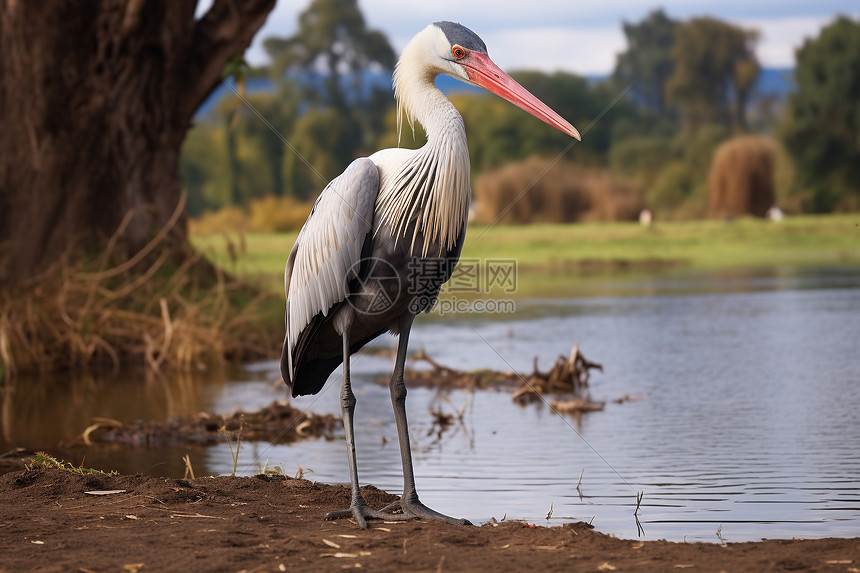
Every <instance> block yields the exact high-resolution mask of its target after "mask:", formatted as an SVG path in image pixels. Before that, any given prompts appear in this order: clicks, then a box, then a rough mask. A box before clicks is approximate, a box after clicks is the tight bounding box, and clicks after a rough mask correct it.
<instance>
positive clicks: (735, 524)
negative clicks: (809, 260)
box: [2, 268, 860, 542]
mask: <svg viewBox="0 0 860 573" xmlns="http://www.w3.org/2000/svg"><path fill="white" fill-rule="evenodd" d="M574 284H575V285H576V284H579V283H574ZM858 287H860V269H856V268H852V269H845V268H832V269H817V270H815V271H814V272H810V271H797V270H792V269H787V270H786V269H780V270H770V271H767V272H749V271H743V272H719V273H701V272H693V271H683V272H681V271H673V272H671V273H664V274H661V275H660V276H657V277H646V278H641V277H639V278H636V279H635V280H630V281H617V282H612V281H609V282H607V283H606V285H605V290H604V291H603V292H602V293H601V292H600V291H599V290H594V291H592V292H589V293H585V294H589V295H591V296H587V297H580V296H577V297H571V296H567V297H558V298H555V299H519V300H518V301H517V304H518V312H517V314H515V315H513V316H510V315H508V316H495V317H485V316H465V317H464V316H461V317H458V318H457V319H447V318H446V319H442V320H440V319H438V318H435V319H434V318H433V317H427V318H428V319H429V320H428V319H423V320H421V321H420V322H419V323H418V324H417V325H416V327H415V329H414V331H413V335H412V348H413V349H417V348H418V347H419V346H423V347H424V348H425V349H426V350H427V352H428V354H429V355H431V356H433V357H434V358H436V359H437V360H440V361H442V362H443V363H445V364H449V365H451V366H454V367H457V368H487V367H490V368H495V369H500V370H506V369H509V368H510V367H513V368H515V369H517V370H518V371H520V372H530V371H531V366H532V364H531V363H532V359H533V357H534V356H535V355H537V356H539V358H540V361H541V364H542V365H543V366H544V367H546V366H547V365H548V364H550V363H551V362H552V360H554V359H555V357H556V356H557V355H559V354H567V353H568V351H569V350H570V345H571V344H572V342H573V341H575V340H577V341H579V342H580V347H581V349H582V351H583V352H584V353H585V354H586V356H588V357H589V359H592V360H596V361H598V362H601V363H603V365H604V367H605V370H606V372H605V374H602V375H601V374H599V373H595V374H594V375H593V376H592V386H591V392H592V396H593V397H594V398H596V399H601V400H604V399H605V400H608V403H607V407H606V410H605V411H603V412H598V413H593V414H588V415H585V416H582V417H581V418H580V419H579V420H575V419H574V418H571V417H560V416H556V415H553V414H552V413H551V412H550V411H549V409H548V407H547V406H546V405H531V406H528V407H525V408H522V407H518V406H516V405H515V404H513V402H512V401H511V399H510V396H509V395H507V394H505V393H496V392H476V393H473V394H472V393H467V392H462V391H455V392H451V393H448V394H444V395H440V394H438V393H437V392H435V391H432V390H428V389H422V388H414V389H410V391H409V400H408V410H409V416H410V423H411V432H412V433H411V437H412V441H413V450H414V455H415V466H416V467H415V470H416V479H417V483H418V487H419V492H420V493H421V496H422V499H423V500H424V501H425V502H426V503H428V505H431V506H432V507H434V508H436V509H438V510H440V511H442V512H444V513H449V514H456V515H458V516H459V515H462V516H464V517H468V518H469V519H471V520H472V521H482V520H486V519H489V518H490V517H493V516H494V517H496V518H498V519H501V518H502V516H503V515H507V517H508V518H523V519H527V520H529V521H530V522H537V523H540V524H545V523H547V521H546V519H545V518H546V515H547V512H548V511H549V508H550V506H552V507H553V512H552V518H551V519H550V520H549V523H550V524H558V523H561V522H562V521H564V520H570V519H576V520H586V521H590V520H592V519H593V520H594V524H595V526H596V527H597V528H598V529H599V530H601V531H604V532H608V533H613V534H616V535H618V536H620V537H626V538H635V537H636V536H637V530H636V523H635V521H634V519H633V516H632V513H633V510H634V508H635V505H636V493H637V492H638V491H642V492H644V499H643V501H642V508H641V510H640V515H639V516H640V519H641V521H642V525H643V527H644V529H645V534H646V536H647V537H648V538H651V539H654V538H668V539H673V540H682V539H685V538H686V539H687V540H690V541H691V540H704V541H713V542H718V541H719V540H718V538H717V536H716V532H717V530H718V528H719V527H720V526H722V529H721V530H720V532H721V535H722V537H723V538H724V539H725V540H727V541H742V540H747V539H759V538H763V537H768V538H777V537H795V536H797V537H826V536H856V535H857V534H858V531H860V414H858V409H857V404H858V403H860V357H858V349H860V347H858V342H857V341H858V339H860V336H858V335H860V325H858V316H860V288H858ZM589 288H591V287H589ZM595 289H596V287H595ZM577 294H583V293H581V292H577ZM595 295H600V296H595ZM393 341H394V340H393V339H391V338H385V339H382V340H381V341H380V342H379V344H380V345H383V346H384V345H390V344H392V343H393ZM508 365H510V366H508ZM390 367H391V363H390V359H389V358H384V357H381V356H377V355H371V354H365V355H362V356H360V357H358V358H356V359H355V360H354V362H353V376H354V386H355V390H356V394H357V399H358V406H357V410H356V425H357V428H356V435H357V440H358V459H359V471H360V477H361V480H362V482H363V483H373V484H375V485H377V486H379V487H382V488H383V489H387V490H390V491H397V490H399V488H400V487H401V479H402V478H401V473H400V460H399V452H398V449H397V444H396V439H397V437H396V436H397V434H396V430H395V426H394V420H393V415H392V413H391V405H390V400H389V397H388V389H387V386H386V385H384V384H383V385H380V384H379V383H378V382H376V379H377V378H378V377H379V376H380V375H382V376H385V375H387V373H388V371H389V370H390ZM277 377H278V375H277V365H276V363H274V362H271V363H262V364H256V365H252V366H249V367H247V368H244V369H242V370H241V371H240V372H229V371H224V372H217V373H213V372H210V373H206V374H202V375H197V376H191V377H188V379H187V380H184V379H183V380H180V381H179V383H175V384H167V383H165V382H164V381H163V380H158V379H155V378H153V377H151V376H150V377H149V378H147V377H145V376H131V375H130V374H128V373H124V374H123V376H117V377H115V378H113V379H111V378H99V379H98V380H95V379H89V380H87V379H84V380H80V379H76V380H75V381H74V383H72V384H69V383H68V381H67V380H54V381H52V382H42V383H33V382H32V381H27V382H26V383H25V382H24V381H20V382H19V384H18V385H17V386H15V387H14V388H11V389H7V391H6V393H5V394H4V398H3V404H2V412H3V420H2V429H3V439H2V442H3V445H5V446H11V445H23V446H28V447H50V446H51V445H52V443H53V444H55V443H56V441H57V440H58V439H64V440H68V439H70V438H72V437H74V435H76V434H77V433H80V431H81V430H82V429H83V428H84V427H86V425H88V424H89V423H90V421H91V420H92V418H93V417H94V416H107V417H112V418H118V419H121V420H130V419H133V418H164V417H166V414H165V413H167V415H178V414H193V413H195V412H197V411H200V410H209V411H220V412H224V411H230V410H233V409H235V408H236V407H239V406H241V407H243V408H244V409H246V410H252V409H256V408H259V407H261V406H263V405H266V404H268V403H269V402H271V401H272V400H274V399H278V398H283V397H284V395H285V394H284V390H283V389H282V388H280V387H277V386H274V385H273V384H272V382H273V381H274V380H275V379H277ZM337 388H338V384H337V383H336V382H334V381H333V382H330V383H329V386H327V387H326V388H325V389H324V390H323V392H322V393H321V394H320V395H318V396H312V397H304V398H302V399H299V400H294V401H293V403H294V404H295V405H297V406H298V407H301V408H309V409H311V410H314V411H317V412H337V411H338V410H339V407H338V391H337ZM625 394H630V395H639V396H643V398H642V399H641V400H637V401H633V402H625V403H621V404H617V403H614V402H612V400H613V399H614V398H619V397H621V396H624V395H625ZM431 409H433V410H437V411H442V412H445V413H449V414H458V413H459V412H462V413H463V415H462V420H460V419H459V418H458V417H457V416H456V415H455V416H454V423H452V424H451V425H449V426H448V427H447V428H442V427H440V426H439V425H438V424H437V423H436V422H435V418H434V416H432V415H431V414H430V410H431ZM52 449H53V450H54V451H56V448H52ZM187 451H188V450H187V449H184V448H180V449H174V450H149V451H145V452H128V451H122V450H118V451H105V450H97V449H90V450H89V451H88V452H86V456H87V464H88V465H94V466H97V467H105V468H114V469H119V470H122V471H131V472H133V471H145V472H148V473H157V474H160V475H174V476H177V475H181V474H182V472H183V467H184V466H183V463H182V462H181V459H180V458H181V456H182V455H184V454H185V453H186V452H187ZM191 458H192V461H193V463H194V466H195V470H196V471H197V473H198V474H204V473H212V472H217V473H229V472H230V471H231V469H232V460H231V458H230V453H229V450H228V449H227V447H226V445H224V446H217V447H210V448H204V449H200V450H196V451H194V450H192V451H191ZM74 461H79V460H74ZM264 463H268V465H269V466H272V465H278V466H281V467H282V468H283V469H284V470H285V471H286V472H287V473H290V474H292V473H295V472H296V471H297V469H298V465H301V466H302V467H303V468H304V469H305V470H310V471H311V472H312V473H306V474H305V475H306V477H309V478H310V479H316V480H319V481H324V482H345V481H347V480H348V471H347V467H346V456H345V447H344V445H343V443H342V441H339V440H338V441H325V440H317V441H310V442H304V443H298V444H294V445H290V446H286V445H284V446H281V445H279V446H270V445H269V444H266V443H256V444H247V445H245V446H243V448H242V450H241V451H240V459H239V465H238V469H239V470H240V471H241V472H242V473H244V474H252V473H254V472H255V471H256V469H257V467H258V466H259V465H262V464H264ZM580 475H582V482H581V484H580V487H579V488H578V489H577V484H578V482H579V478H580Z"/></svg>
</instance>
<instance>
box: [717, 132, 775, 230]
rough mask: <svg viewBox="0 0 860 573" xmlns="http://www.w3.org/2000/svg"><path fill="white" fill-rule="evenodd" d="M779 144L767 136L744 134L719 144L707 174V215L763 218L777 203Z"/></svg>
mask: <svg viewBox="0 0 860 573" xmlns="http://www.w3.org/2000/svg"><path fill="white" fill-rule="evenodd" d="M775 164H776V145H775V144H774V142H773V140H771V139H770V138H768V137H762V136H758V135H743V136H739V137H735V138H732V139H730V140H728V141H726V142H725V143H723V144H722V145H720V146H719V147H718V148H717V150H716V152H715V153H714V159H713V161H712V162H711V171H710V174H709V175H708V194H709V196H708V214H709V215H710V216H711V217H716V218H726V217H739V216H743V215H754V216H756V217H764V216H765V214H766V213H767V210H768V209H769V208H770V207H771V206H772V205H773V204H774V199H775V192H774V187H775V185H774V167H775Z"/></svg>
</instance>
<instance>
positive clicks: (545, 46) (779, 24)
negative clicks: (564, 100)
mask: <svg viewBox="0 0 860 573" xmlns="http://www.w3.org/2000/svg"><path fill="white" fill-rule="evenodd" d="M309 3H310V0H302V1H296V0H293V1H288V0H281V1H279V2H278V4H277V5H276V7H275V9H274V10H273V11H272V14H271V15H270V16H269V19H268V20H267V21H266V24H265V25H264V26H263V29H262V30H261V31H260V33H259V34H257V37H256V38H255V39H254V43H253V45H252V46H251V48H250V49H249V51H248V53H247V55H246V57H247V59H248V61H249V62H251V63H252V64H263V63H266V53H265V50H263V47H262V42H263V39H265V38H267V37H269V36H288V35H290V34H292V33H294V32H295V30H296V27H297V19H298V15H299V14H300V13H301V12H302V10H304V9H305V8H306V7H307V6H308V4H309ZM201 4H204V3H203V2H201ZM359 6H360V7H361V10H362V12H363V13H364V16H365V19H366V21H367V23H368V25H369V26H370V27H372V28H377V29H380V30H382V31H383V32H384V33H385V34H386V35H387V36H388V38H389V41H390V42H391V44H392V46H393V47H394V49H395V51H396V52H398V53H399V52H400V51H401V50H402V49H403V47H404V46H405V45H406V43H407V42H408V41H409V39H410V38H411V37H412V36H413V35H414V34H415V33H417V32H418V31H419V30H421V29H422V28H423V27H424V26H426V25H427V24H429V23H431V22H434V21H437V20H454V21H458V22H461V23H463V24H465V25H466V26H469V27H470V28H473V29H474V30H475V31H476V32H477V33H478V34H479V35H480V36H481V37H482V38H483V39H484V40H485V41H486V43H487V47H488V48H489V51H490V54H491V55H492V57H493V59H494V60H495V61H496V63H497V64H499V66H501V67H502V68H505V69H526V68H531V69H539V70H544V71H555V70H565V71H571V72H575V73H580V74H600V73H604V74H605V73H609V72H610V71H611V70H612V68H613V67H614V66H615V59H616V55H617V53H618V52H620V51H622V50H623V49H624V48H625V47H626V44H625V41H624V35H623V33H622V31H621V22H622V21H628V22H635V21H638V20H641V19H642V18H643V17H644V16H645V15H646V14H648V13H649V12H650V11H651V10H653V9H655V8H657V7H658V6H662V7H663V8H664V9H665V10H666V12H667V13H668V14H669V15H670V16H671V17H673V18H680V19H687V18H690V17H693V16H700V15H705V14H707V15H711V16H715V17H717V18H722V19H725V20H728V21H731V22H735V23H738V24H740V25H743V26H744V27H752V28H757V29H759V30H760V31H761V32H762V38H761V40H760V42H759V44H758V55H759V59H760V60H761V62H762V64H763V65H765V66H774V67H788V66H792V65H793V64H794V50H795V48H797V47H798V46H799V45H800V44H802V42H803V39H804V38H805V37H810V36H815V35H817V34H818V32H819V30H820V28H821V26H822V25H825V24H826V23H827V22H829V21H830V20H832V19H833V17H834V16H835V15H836V14H837V13H846V14H853V15H855V16H858V15H860V13H858V9H857V6H856V0H818V1H817V2H808V1H805V0H787V1H786V0H760V1H759V2H749V0H723V2H716V1H715V0H665V1H663V2H662V3H659V4H658V3H655V2H653V1H652V0H646V1H642V0H601V1H600V2H594V1H592V2H584V1H571V0H531V1H530V2H529V3H528V4H527V5H522V4H511V5H507V6H506V5H504V4H503V3H499V2H498V1H497V0H470V1H469V2H463V1H462V0H434V2H421V3H406V2H402V0H359Z"/></svg>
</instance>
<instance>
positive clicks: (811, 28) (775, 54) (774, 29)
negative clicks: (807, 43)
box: [738, 18, 833, 68]
mask: <svg viewBox="0 0 860 573" xmlns="http://www.w3.org/2000/svg"><path fill="white" fill-rule="evenodd" d="M832 19H833V18H784V19H781V20H772V19H768V20H741V21H740V22H738V23H739V24H740V25H741V26H743V27H744V28H755V29H756V30H758V31H759V32H761V37H760V38H759V43H758V47H757V49H756V55H758V59H759V62H760V63H761V65H762V66H765V67H773V68H790V67H793V66H794V52H795V50H796V49H797V48H799V47H800V46H801V45H802V44H803V41H804V40H805V39H807V38H814V37H815V36H817V35H818V34H819V32H820V31H821V28H822V27H823V26H826V25H827V24H828V23H829V22H830V21H831V20H832Z"/></svg>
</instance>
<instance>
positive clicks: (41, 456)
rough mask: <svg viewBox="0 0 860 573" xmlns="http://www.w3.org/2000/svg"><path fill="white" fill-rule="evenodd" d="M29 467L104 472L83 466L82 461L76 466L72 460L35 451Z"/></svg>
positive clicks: (113, 473)
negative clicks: (65, 460)
mask: <svg viewBox="0 0 860 573" xmlns="http://www.w3.org/2000/svg"><path fill="white" fill-rule="evenodd" d="M30 467H31V468H45V469H58V470H64V471H67V472H72V473H76V474H81V475H86V474H104V473H105V472H103V471H102V470H96V469H93V468H85V467H84V465H83V463H81V465H79V466H76V465H74V464H73V463H72V462H63V461H60V460H58V459H57V458H55V457H53V456H51V455H49V454H46V453H45V452H36V455H35V456H34V457H33V461H32V462H31V463H30ZM115 474H116V472H109V473H108V475H115Z"/></svg>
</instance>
